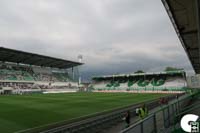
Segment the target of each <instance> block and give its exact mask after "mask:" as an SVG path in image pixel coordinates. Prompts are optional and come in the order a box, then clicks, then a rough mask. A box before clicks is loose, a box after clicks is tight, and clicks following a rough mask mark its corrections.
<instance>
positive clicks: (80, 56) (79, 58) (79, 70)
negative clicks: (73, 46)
mask: <svg viewBox="0 0 200 133" xmlns="http://www.w3.org/2000/svg"><path fill="white" fill-rule="evenodd" d="M82 61H83V56H82V55H78V62H79V63H82ZM78 67H79V68H78V72H79V78H78V84H79V85H80V84H81V66H78Z"/></svg>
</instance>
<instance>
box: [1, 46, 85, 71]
mask: <svg viewBox="0 0 200 133" xmlns="http://www.w3.org/2000/svg"><path fill="white" fill-rule="evenodd" d="M0 61H2V62H12V63H21V64H27V65H35V66H44V67H52V68H59V69H67V68H71V67H75V66H78V65H82V63H79V62H74V61H68V60H64V59H58V58H54V57H49V56H45V55H39V54H33V53H28V52H24V51H19V50H14V49H8V48H4V47H0Z"/></svg>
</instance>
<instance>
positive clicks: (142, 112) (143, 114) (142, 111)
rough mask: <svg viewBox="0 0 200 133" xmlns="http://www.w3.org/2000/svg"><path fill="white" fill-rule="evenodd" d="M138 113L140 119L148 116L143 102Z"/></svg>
mask: <svg viewBox="0 0 200 133" xmlns="http://www.w3.org/2000/svg"><path fill="white" fill-rule="evenodd" d="M138 113H139V116H140V118H141V119H144V118H145V117H147V116H148V109H147V107H146V105H145V104H143V105H142V107H141V108H140V109H139V112H138Z"/></svg>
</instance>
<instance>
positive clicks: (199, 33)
mask: <svg viewBox="0 0 200 133" xmlns="http://www.w3.org/2000/svg"><path fill="white" fill-rule="evenodd" d="M162 2H163V4H164V6H165V8H166V10H167V13H168V15H169V17H170V19H171V22H172V24H173V26H174V28H175V30H176V33H177V35H178V37H179V39H180V41H181V43H182V45H183V48H184V49H185V51H186V53H187V55H188V57H189V59H190V62H191V64H192V66H193V68H194V70H195V72H196V73H198V74H199V73H200V30H199V28H200V23H199V21H200V2H199V0H162Z"/></svg>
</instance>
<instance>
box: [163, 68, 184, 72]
mask: <svg viewBox="0 0 200 133" xmlns="http://www.w3.org/2000/svg"><path fill="white" fill-rule="evenodd" d="M180 70H183V68H176V67H166V68H165V70H164V71H166V72H167V71H180Z"/></svg>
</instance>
